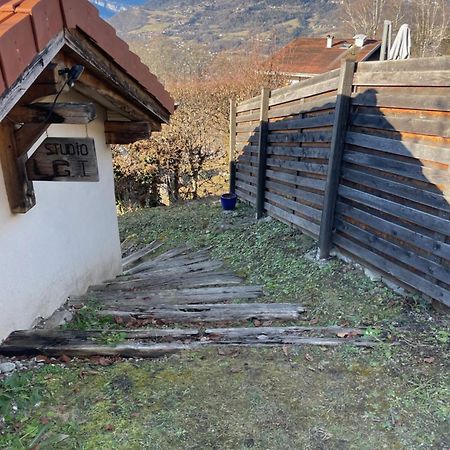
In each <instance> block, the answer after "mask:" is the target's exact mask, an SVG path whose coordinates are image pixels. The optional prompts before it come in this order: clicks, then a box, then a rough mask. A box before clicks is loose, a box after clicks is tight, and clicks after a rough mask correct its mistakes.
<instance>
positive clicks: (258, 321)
mask: <svg viewBox="0 0 450 450" xmlns="http://www.w3.org/2000/svg"><path fill="white" fill-rule="evenodd" d="M253 325H255V327H260V326H261V321H260V320H258V319H255V320H254V321H253Z"/></svg>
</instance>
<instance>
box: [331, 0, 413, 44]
mask: <svg viewBox="0 0 450 450" xmlns="http://www.w3.org/2000/svg"><path fill="white" fill-rule="evenodd" d="M406 9H407V8H406V4H405V1H404V0H343V2H342V5H341V8H340V10H339V13H338V18H339V20H340V21H341V28H342V29H343V31H345V32H347V33H348V32H350V33H353V34H357V33H362V34H365V35H367V36H368V37H370V38H377V37H378V38H379V37H381V33H382V31H383V23H384V20H390V21H392V24H393V27H394V30H395V29H397V28H398V27H399V26H400V25H401V22H402V21H403V20H404V17H405V12H406Z"/></svg>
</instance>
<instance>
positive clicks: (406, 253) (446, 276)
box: [336, 219, 450, 285]
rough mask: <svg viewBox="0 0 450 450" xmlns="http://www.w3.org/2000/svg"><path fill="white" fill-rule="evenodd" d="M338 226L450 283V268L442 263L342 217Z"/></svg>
mask: <svg viewBox="0 0 450 450" xmlns="http://www.w3.org/2000/svg"><path fill="white" fill-rule="evenodd" d="M336 226H337V229H338V230H340V231H343V232H345V234H347V235H349V236H352V238H355V239H356V240H358V241H360V242H362V243H364V244H365V245H367V246H370V247H372V248H374V249H376V250H378V251H380V252H381V253H384V254H386V255H388V256H390V257H391V258H394V259H397V260H398V261H401V262H402V263H404V264H406V265H408V266H410V267H411V268H413V269H417V270H419V271H421V272H423V273H424V274H426V275H429V276H431V277H433V278H436V279H437V280H440V281H442V282H444V283H446V284H449V285H450V270H449V269H445V268H444V267H443V266H442V265H440V264H438V263H436V262H434V261H430V260H429V259H425V258H422V257H421V256H419V255H417V254H416V253H414V252H413V251H411V250H408V249H405V248H404V247H401V246H399V245H397V244H394V243H392V242H389V241H388V240H386V239H383V238H381V237H379V236H376V235H374V234H373V233H369V232H367V231H365V230H363V229H361V228H358V227H357V226H355V225H353V224H350V223H348V222H345V221H343V220H342V219H338V220H337V221H336Z"/></svg>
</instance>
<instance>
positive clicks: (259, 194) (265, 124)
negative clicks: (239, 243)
mask: <svg viewBox="0 0 450 450" xmlns="http://www.w3.org/2000/svg"><path fill="white" fill-rule="evenodd" d="M269 97H270V89H269V88H262V90H261V112H260V118H259V140H258V177H257V188H256V218H257V219H261V218H262V216H263V214H264V199H265V191H266V164H267V137H268V135H269Z"/></svg>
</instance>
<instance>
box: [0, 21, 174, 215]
mask: <svg viewBox="0 0 450 450" xmlns="http://www.w3.org/2000/svg"><path fill="white" fill-rule="evenodd" d="M114 36H116V35H115V33H114ZM115 38H116V42H115V44H119V45H120V43H123V41H121V40H119V39H118V38H117V37H115ZM123 45H124V47H123V48H122V49H118V51H119V52H121V53H120V56H121V57H122V59H124V54H125V55H126V56H127V57H128V58H130V60H131V61H129V65H128V68H130V67H131V68H132V69H133V67H134V69H133V70H135V72H136V74H133V75H132V74H130V73H129V72H132V70H125V69H124V65H125V63H127V64H128V62H127V61H125V63H124V61H121V64H119V63H118V62H117V61H116V59H115V58H113V57H112V56H111V54H109V53H107V52H106V51H105V50H104V49H103V48H101V47H100V46H99V45H98V43H97V42H95V41H94V40H93V39H92V38H91V37H90V36H88V35H87V34H86V33H84V32H83V30H81V29H79V28H78V27H75V28H73V29H63V30H62V31H60V32H59V33H57V34H56V35H55V36H54V37H52V38H51V39H50V40H49V41H48V43H47V45H46V46H45V47H44V48H42V50H41V51H40V52H38V53H37V54H36V55H35V56H34V58H33V59H32V60H31V62H30V63H29V64H28V66H27V67H26V68H25V69H24V70H23V71H22V72H21V73H20V75H19V76H17V79H15V81H13V82H10V83H9V87H7V88H6V86H5V84H6V83H4V80H5V78H6V77H5V75H4V73H5V71H4V70H3V80H0V81H3V86H0V88H1V87H3V88H4V90H3V92H2V93H1V94H0V162H1V164H2V172H3V177H4V181H5V184H6V190H7V195H8V201H9V204H10V209H11V211H12V212H14V213H24V212H27V211H28V210H29V209H31V208H32V207H33V206H34V205H35V203H36V200H35V196H34V189H33V184H32V182H30V181H29V180H28V179H27V174H26V169H25V161H26V159H27V152H28V151H29V150H30V149H31V147H32V146H33V144H34V143H35V142H36V141H37V140H38V139H39V138H40V137H41V136H42V135H43V134H44V133H45V131H46V130H47V128H48V127H49V126H50V125H51V124H52V123H68V124H70V123H73V124H80V123H89V122H90V121H92V120H93V119H95V117H96V111H95V105H94V104H98V105H101V106H103V108H104V109H105V111H106V121H105V142H106V143H107V144H128V143H132V142H135V141H137V140H141V139H146V138H149V137H150V135H151V132H152V131H159V130H160V129H161V124H163V123H167V122H168V121H169V118H170V115H171V113H172V112H173V110H174V105H173V100H172V99H171V98H170V96H169V95H168V94H167V92H166V91H165V90H164V88H163V87H162V85H160V84H159V83H158V82H157V80H156V77H154V76H153V75H152V74H150V72H148V69H147V68H146V67H145V66H144V65H143V64H142V63H141V62H140V60H139V58H137V57H136V55H134V54H133V53H131V52H129V50H128V46H127V45H126V44H125V43H123ZM74 65H82V66H83V67H84V72H83V73H82V75H81V77H80V78H79V79H78V80H77V81H76V83H75V85H74V86H73V87H72V90H73V91H75V92H77V93H79V94H81V95H82V96H83V97H84V98H87V99H90V100H92V103H91V102H89V100H87V102H85V103H64V102H62V101H60V102H58V103H56V104H55V105H53V104H52V101H50V102H49V101H48V99H47V102H44V101H43V99H44V98H45V97H47V98H48V97H50V98H51V100H53V99H54V98H55V97H56V96H57V95H58V94H59V93H60V92H61V91H62V89H63V88H64V84H65V81H66V77H65V75H63V74H62V73H61V70H63V69H64V68H71V67H73V66H74ZM143 68H145V70H146V71H147V73H144V74H143ZM2 69H3V66H2ZM142 74H143V75H144V77H142ZM145 76H146V77H147V78H146V80H145V81H146V82H145V83H143V82H142V81H139V80H138V79H139V78H141V80H142V78H144V79H145ZM0 84H1V83H0ZM152 88H153V89H152ZM65 89H66V90H67V87H66V88H65ZM0 91H1V89H0ZM154 92H155V94H154Z"/></svg>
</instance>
